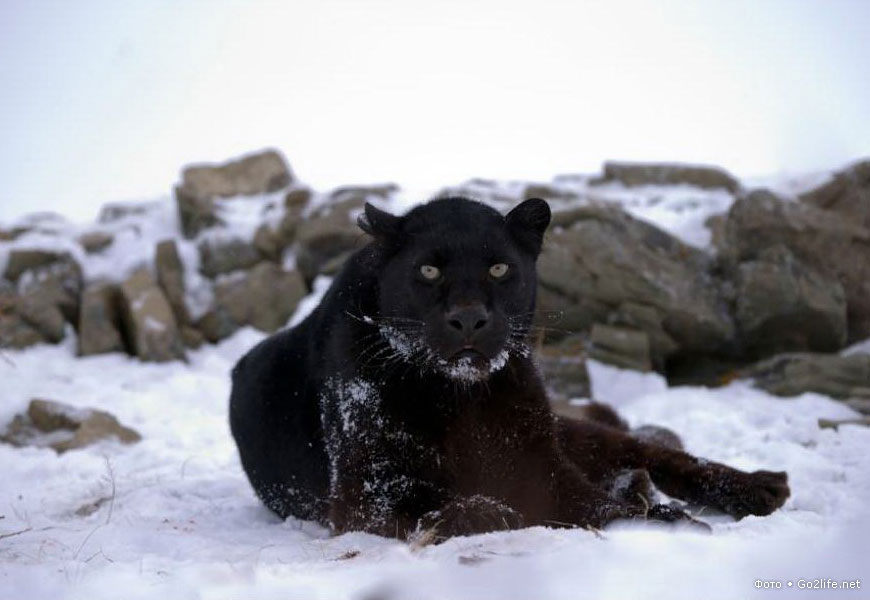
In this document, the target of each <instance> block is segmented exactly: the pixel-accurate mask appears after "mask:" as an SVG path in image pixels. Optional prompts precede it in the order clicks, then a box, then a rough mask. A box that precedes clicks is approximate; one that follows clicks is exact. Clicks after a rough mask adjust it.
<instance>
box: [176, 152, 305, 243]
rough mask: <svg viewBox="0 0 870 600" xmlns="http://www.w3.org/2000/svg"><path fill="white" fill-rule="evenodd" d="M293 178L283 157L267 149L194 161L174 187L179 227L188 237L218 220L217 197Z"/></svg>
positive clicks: (266, 188)
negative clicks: (224, 158)
mask: <svg viewBox="0 0 870 600" xmlns="http://www.w3.org/2000/svg"><path fill="white" fill-rule="evenodd" d="M292 181H293V176H292V174H291V172H290V168H289V167H288V166H287V163H286V162H285V161H284V158H283V157H282V156H281V155H280V154H278V153H277V152H275V151H274V150H266V151H264V152H260V153H257V154H251V155H248V156H245V157H243V158H241V159H239V160H234V161H229V162H226V163H223V164H220V165H211V164H202V165H193V166H190V167H187V168H185V169H184V170H183V171H182V175H181V183H180V184H179V185H178V186H177V187H176V189H175V197H176V202H177V204H178V211H179V217H180V220H181V228H182V231H183V232H184V235H185V236H186V237H188V238H192V237H195V236H196V235H197V234H198V233H199V232H200V231H202V230H203V229H206V228H208V227H213V226H214V225H217V224H219V223H220V222H221V220H220V217H219V215H218V214H217V208H216V205H215V203H214V200H215V199H216V198H227V197H231V196H251V195H256V194H265V193H269V192H275V191H277V190H280V189H282V188H285V187H287V186H288V185H290V183H291V182H292Z"/></svg>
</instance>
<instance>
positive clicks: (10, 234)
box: [0, 227, 31, 242]
mask: <svg viewBox="0 0 870 600" xmlns="http://www.w3.org/2000/svg"><path fill="white" fill-rule="evenodd" d="M28 231H31V228H30V227H13V228H11V229H3V228H0V242H11V241H13V240H17V239H18V238H19V237H21V236H22V235H24V234H25V233H27V232H28Z"/></svg>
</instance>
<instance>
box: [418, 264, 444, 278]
mask: <svg viewBox="0 0 870 600" xmlns="http://www.w3.org/2000/svg"><path fill="white" fill-rule="evenodd" d="M420 274H421V275H422V276H423V277H424V278H426V279H428V280H429V281H435V280H436V279H438V278H439V277H441V269H439V268H438V267H433V266H432V265H423V266H422V267H420Z"/></svg>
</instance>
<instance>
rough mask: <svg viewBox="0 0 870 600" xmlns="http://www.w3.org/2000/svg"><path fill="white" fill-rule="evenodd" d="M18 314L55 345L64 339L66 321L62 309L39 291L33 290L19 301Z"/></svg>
mask: <svg viewBox="0 0 870 600" xmlns="http://www.w3.org/2000/svg"><path fill="white" fill-rule="evenodd" d="M18 314H19V315H21V318H22V319H23V320H24V321H25V322H26V323H27V324H28V325H30V326H31V327H32V328H33V329H35V330H36V331H37V332H39V334H40V335H41V336H42V338H43V339H44V340H45V341H47V342H51V343H53V344H56V343H58V342H59V341H61V340H62V339H63V338H64V335H65V333H66V332H65V327H66V321H65V319H64V316H63V313H62V312H61V311H60V309H59V308H58V307H57V306H56V305H55V304H52V303H51V301H50V298H47V297H44V296H43V295H42V294H40V293H39V292H38V291H37V290H31V291H30V292H28V293H27V294H25V295H23V296H21V297H20V298H19V299H18Z"/></svg>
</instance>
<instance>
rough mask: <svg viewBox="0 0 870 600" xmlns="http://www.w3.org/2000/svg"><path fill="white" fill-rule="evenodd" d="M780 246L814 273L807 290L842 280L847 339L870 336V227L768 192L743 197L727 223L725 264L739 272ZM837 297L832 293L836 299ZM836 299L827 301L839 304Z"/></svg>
mask: <svg viewBox="0 0 870 600" xmlns="http://www.w3.org/2000/svg"><path fill="white" fill-rule="evenodd" d="M777 246H781V247H784V248H787V249H788V251H789V252H790V253H791V254H792V255H793V256H794V258H795V259H796V260H797V261H799V263H800V264H801V265H804V266H805V267H807V268H809V269H811V270H812V271H814V272H815V275H812V276H809V275H808V277H810V278H813V279H815V283H812V284H809V285H808V286H807V287H806V289H807V291H809V290H810V289H812V288H818V287H819V286H823V285H826V284H825V283H824V282H826V281H827V282H833V281H839V283H840V285H841V286H842V289H843V291H844V293H845V300H846V318H847V330H848V334H847V337H848V341H849V342H853V341H858V340H862V339H866V338H868V337H870V229H867V228H866V227H863V226H862V225H861V223H860V222H857V221H854V220H850V219H846V218H844V217H843V216H842V215H840V214H838V213H837V212H834V211H831V210H823V209H820V208H816V207H815V206H812V205H811V204H807V203H801V202H793V201H787V200H783V199H781V198H779V197H777V196H775V195H774V194H772V193H771V192H769V191H767V190H755V191H753V192H751V193H749V194H747V195H745V196H743V197H741V198H739V199H738V200H737V201H736V202H735V203H734V205H733V206H732V207H731V209H730V210H729V212H728V217H727V220H726V223H725V235H724V239H723V241H722V245H721V246H720V247H719V254H720V257H721V258H722V260H723V262H724V263H725V264H727V265H728V268H731V269H735V268H739V265H741V264H742V263H744V262H747V261H757V260H759V259H760V257H762V255H763V253H764V252H765V251H766V250H768V249H769V248H773V247H777ZM795 264H797V263H795ZM801 268H803V267H801ZM805 272H806V273H809V272H810V271H809V270H806V269H805ZM836 294H837V292H836V290H833V291H832V295H833V296H836ZM833 296H832V298H829V299H828V300H826V301H825V303H826V304H831V302H835V301H836V300H835V298H834V297H833ZM819 301H821V300H819ZM801 302H802V303H804V304H807V303H814V302H816V300H815V299H814V300H810V299H804V300H802V301H801ZM835 335H837V336H838V335H839V332H836V333H835Z"/></svg>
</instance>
